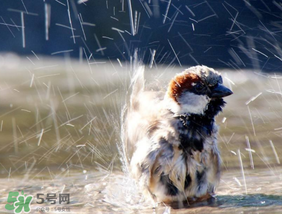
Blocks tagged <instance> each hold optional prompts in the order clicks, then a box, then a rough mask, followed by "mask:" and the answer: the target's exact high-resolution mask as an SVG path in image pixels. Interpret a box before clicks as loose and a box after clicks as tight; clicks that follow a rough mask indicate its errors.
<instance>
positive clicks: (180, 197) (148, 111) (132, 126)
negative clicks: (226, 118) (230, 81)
mask: <svg viewBox="0 0 282 214" xmlns="http://www.w3.org/2000/svg"><path fill="white" fill-rule="evenodd" d="M144 69H145V68H144V66H139V67H138V68H136V72H135V75H134V76H133V78H132V83H131V96H130V101H129V104H128V106H127V112H126V114H125V121H126V122H125V130H126V131H125V132H126V140H125V144H126V145H125V148H126V153H127V154H128V162H129V169H130V174H131V176H132V177H133V178H134V179H135V180H136V182H137V183H138V185H139V187H140V189H141V190H142V192H143V194H144V195H145V196H146V197H150V198H151V199H153V200H154V201H155V202H157V203H164V204H167V205H171V206H172V205H173V204H174V205H175V204H176V205H177V206H178V207H183V206H184V205H185V204H186V205H188V206H190V205H191V204H194V203H198V202H202V201H207V200H209V199H211V198H213V197H214V196H215V188H216V187H217V186H218V184H219V181H220V174H221V173H220V172H221V162H222V161H221V156H220V151H219V149H218V145H217V141H218V140H217V134H218V126H217V125H216V122H215V117H216V116H217V115H218V114H219V113H220V112H221V111H222V108H223V107H224V106H225V104H226V103H225V101H224V100H223V98H224V97H226V96H229V95H231V94H232V93H233V92H232V91H231V90H230V89H229V88H227V87H226V86H224V85H223V80H222V76H221V74H220V73H219V72H218V71H216V70H214V69H213V68H210V67H207V66H204V65H197V66H193V67H190V68H188V69H185V70H184V71H183V72H181V73H178V74H176V75H175V76H174V77H173V78H172V79H171V80H170V82H169V83H168V86H167V88H166V89H165V90H164V89H162V88H160V89H156V88H155V89H154V90H149V89H147V88H146V86H145V79H144Z"/></svg>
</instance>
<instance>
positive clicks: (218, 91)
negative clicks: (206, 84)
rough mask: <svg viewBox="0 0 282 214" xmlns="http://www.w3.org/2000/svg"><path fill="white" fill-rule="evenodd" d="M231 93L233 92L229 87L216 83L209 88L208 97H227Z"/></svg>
mask: <svg viewBox="0 0 282 214" xmlns="http://www.w3.org/2000/svg"><path fill="white" fill-rule="evenodd" d="M231 94H233V92H232V91H231V90H230V89H229V88H226V87H225V86H224V85H221V84H218V85H217V86H216V87H214V88H213V89H212V90H211V94H210V97H211V98H221V97H227V96H229V95H231Z"/></svg>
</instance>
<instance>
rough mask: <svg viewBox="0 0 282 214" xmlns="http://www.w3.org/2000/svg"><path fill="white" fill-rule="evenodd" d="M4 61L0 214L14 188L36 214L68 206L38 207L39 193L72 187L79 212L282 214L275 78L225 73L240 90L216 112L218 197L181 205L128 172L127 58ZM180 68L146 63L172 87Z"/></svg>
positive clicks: (152, 80) (155, 78)
mask: <svg viewBox="0 0 282 214" xmlns="http://www.w3.org/2000/svg"><path fill="white" fill-rule="evenodd" d="M4 57H5V62H4V63H2V65H1V69H0V76H1V79H0V139H1V142H0V176H1V180H0V192H1V194H0V212H5V208H4V206H5V204H6V201H7V197H8V193H9V191H22V190H23V191H24V193H26V194H29V195H33V196H34V197H35V199H34V200H33V203H32V206H31V208H32V210H33V212H34V213H36V212H39V208H40V209H41V212H42V211H44V209H45V211H46V209H47V208H50V209H49V213H50V212H55V211H54V208H55V207H63V205H59V204H58V203H57V204H56V205H51V204H48V203H47V202H46V203H43V204H42V205H39V204H37V203H36V201H37V200H36V194H37V193H43V194H45V195H46V194H47V193H56V194H59V193H69V194H70V198H71V203H70V204H69V205H65V206H67V207H69V208H70V211H71V212H72V213H79V212H81V213H87V212H89V213H136V212H137V213H175V212H177V213H232V212H234V213H240V212H253V213H275V212H276V213H279V212H282V180H281V179H282V169H281V166H280V156H279V155H280V154H281V151H282V145H281V144H280V141H281V131H282V128H281V127H282V122H281V121H282V120H281V117H282V113H281V107H282V99H281V87H280V85H281V83H282V81H281V78H280V77H279V76H278V75H275V74H271V75H269V76H265V75H262V74H259V73H258V72H257V71H256V72H254V71H236V72H231V71H222V73H223V77H224V82H225V84H227V85H228V86H229V87H231V88H232V90H233V91H234V95H232V96H230V97H228V98H226V101H227V105H226V107H225V109H224V112H223V113H222V114H221V115H220V116H218V117H217V123H218V124H219V125H220V136H219V147H220V149H221V152H222V158H223V172H222V179H221V183H220V185H219V188H218V190H217V198H216V200H215V201H213V202H212V203H209V204H207V203H203V204H201V205H199V206H197V207H192V208H185V209H179V210H174V209H171V208H170V207H166V206H164V205H162V204H159V205H156V204H154V203H152V202H151V201H150V200H148V199H146V198H143V196H142V194H140V193H139V192H138V188H137V186H136V184H135V182H134V181H133V180H131V179H130V177H129V176H128V175H127V174H126V173H124V172H123V171H122V168H123V167H122V161H123V157H122V156H121V155H120V154H119V150H121V146H122V139H121V135H120V128H121V123H120V114H121V111H122V108H123V105H124V103H125V101H126V97H127V96H128V94H127V88H128V86H129V76H130V75H131V74H132V73H131V72H130V68H131V66H130V64H123V65H122V66H123V67H121V66H120V65H119V64H113V63H111V62H107V63H103V64H97V65H91V66H89V65H87V64H84V63H82V64H80V63H78V62H75V61H71V60H70V59H65V60H64V61H59V60H58V61H54V60H48V59H44V60H37V59H32V60H33V62H34V65H33V64H31V63H30V61H28V60H26V59H23V58H17V57H13V56H4ZM181 70H182V68H178V67H170V68H167V67H159V68H158V69H149V68H147V70H146V77H147V79H148V81H147V82H148V84H151V85H153V87H154V85H158V86H161V87H163V88H165V87H166V84H167V82H168V80H169V79H170V78H171V77H173V76H174V74H175V73H176V72H180V71H181ZM240 157H241V161H242V162H241V163H242V164H240ZM244 178H245V179H244ZM52 209H53V210H52ZM7 212H8V211H7ZM10 213H11V212H10Z"/></svg>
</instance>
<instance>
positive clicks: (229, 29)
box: [0, 0, 282, 72]
mask: <svg viewBox="0 0 282 214" xmlns="http://www.w3.org/2000/svg"><path fill="white" fill-rule="evenodd" d="M129 2H130V4H129ZM281 10H282V6H281V2H280V1H271V2H270V1H266V0H239V1H231V0H226V1H223V0H209V1H196V2H195V1H187V0H186V1H185V0H178V1H171V0H146V1H145V0H137V1H128V0H112V1H110V0H96V1H94V0H79V1H77V0H68V1H67V0H41V1H30V0H16V1H3V2H1V8H0V14H1V17H0V23H1V26H0V29H1V35H0V39H1V41H2V42H1V43H0V51H1V52H3V53H4V52H14V53H17V54H20V55H34V54H40V55H46V56H58V57H63V56H64V54H66V53H68V54H69V56H71V57H73V58H80V59H83V58H84V59H85V58H89V56H90V55H91V57H90V58H92V59H93V60H94V59H101V60H105V59H113V60H116V59H119V60H120V61H129V60H130V57H131V56H132V54H133V51H134V50H135V49H136V48H138V50H139V53H140V57H141V58H142V60H143V61H144V62H145V63H150V61H151V58H152V55H154V63H156V64H166V65H170V64H178V65H194V64H207V65H209V66H211V67H217V68H223V67H224V68H232V69H239V68H249V69H253V68H254V69H263V70H265V71H275V72H276V71H280V70H281V65H280V62H281V58H282V55H281V48H280V46H281V28H282V25H281Z"/></svg>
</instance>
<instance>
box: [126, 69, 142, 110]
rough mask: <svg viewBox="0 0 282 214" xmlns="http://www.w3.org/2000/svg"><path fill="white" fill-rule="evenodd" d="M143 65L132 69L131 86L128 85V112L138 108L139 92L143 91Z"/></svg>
mask: <svg viewBox="0 0 282 214" xmlns="http://www.w3.org/2000/svg"><path fill="white" fill-rule="evenodd" d="M144 70H145V68H144V65H137V66H136V67H135V69H134V74H133V77H132V79H131V84H130V89H131V90H130V91H131V95H130V104H129V108H130V110H133V109H136V108H138V105H139V103H138V102H139V101H140V100H139V99H138V96H139V94H140V93H141V92H143V91H144V85H145V80H144Z"/></svg>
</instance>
